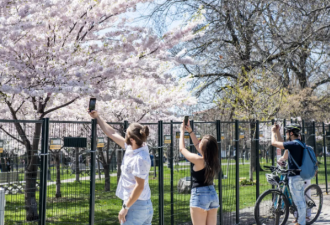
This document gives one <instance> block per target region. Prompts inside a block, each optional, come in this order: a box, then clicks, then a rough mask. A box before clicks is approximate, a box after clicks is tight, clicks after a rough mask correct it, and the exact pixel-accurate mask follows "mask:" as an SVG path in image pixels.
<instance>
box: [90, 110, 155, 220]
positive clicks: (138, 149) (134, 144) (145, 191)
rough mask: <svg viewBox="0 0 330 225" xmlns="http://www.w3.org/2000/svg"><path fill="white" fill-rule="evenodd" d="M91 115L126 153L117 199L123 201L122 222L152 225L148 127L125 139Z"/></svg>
mask: <svg viewBox="0 0 330 225" xmlns="http://www.w3.org/2000/svg"><path fill="white" fill-rule="evenodd" d="M89 115H90V116H91V117H92V118H94V119H97V123H98V124H99V126H100V127H101V129H102V130H103V132H104V133H105V134H106V135H107V136H108V137H109V138H111V139H112V140H113V141H114V142H116V143H117V144H118V145H119V146H120V147H122V148H123V149H125V150H126V152H125V156H124V158H123V161H122V165H121V167H120V168H121V176H120V180H119V183H118V186H117V190H116V195H117V197H119V198H120V199H121V200H123V206H122V209H121V210H120V212H119V214H118V220H119V223H120V224H123V225H151V221H152V216H153V207H152V203H151V200H150V197H151V191H150V187H149V171H150V165H151V161H150V156H149V149H148V146H147V145H146V143H145V142H146V141H147V137H148V136H149V128H148V126H142V125H141V124H138V123H132V124H130V125H129V127H128V128H127V131H126V136H125V138H123V137H122V136H121V135H120V134H119V133H117V132H116V131H115V129H113V128H112V127H111V126H110V125H109V124H107V123H106V122H105V121H104V120H103V119H102V118H101V117H100V116H99V114H98V113H97V111H95V110H93V111H91V112H89Z"/></svg>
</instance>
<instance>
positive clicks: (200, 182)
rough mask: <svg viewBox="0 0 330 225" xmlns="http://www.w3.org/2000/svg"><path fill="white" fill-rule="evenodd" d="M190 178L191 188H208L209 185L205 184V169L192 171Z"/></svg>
mask: <svg viewBox="0 0 330 225" xmlns="http://www.w3.org/2000/svg"><path fill="white" fill-rule="evenodd" d="M191 176H192V182H193V183H192V188H195V187H205V186H209V184H207V183H205V167H204V169H202V170H199V171H194V170H192V172H191Z"/></svg>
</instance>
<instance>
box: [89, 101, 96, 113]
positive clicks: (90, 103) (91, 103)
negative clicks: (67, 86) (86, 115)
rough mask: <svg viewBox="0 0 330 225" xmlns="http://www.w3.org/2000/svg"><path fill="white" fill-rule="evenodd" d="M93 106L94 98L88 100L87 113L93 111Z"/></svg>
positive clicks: (94, 103)
mask: <svg viewBox="0 0 330 225" xmlns="http://www.w3.org/2000/svg"><path fill="white" fill-rule="evenodd" d="M95 105H96V98H91V99H90V100H89V111H90V112H91V111H93V110H95Z"/></svg>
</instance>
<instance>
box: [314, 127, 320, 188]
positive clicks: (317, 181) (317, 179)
mask: <svg viewBox="0 0 330 225" xmlns="http://www.w3.org/2000/svg"><path fill="white" fill-rule="evenodd" d="M313 144H314V146H313V147H314V153H315V155H316V129H315V121H313ZM316 156H317V155H316ZM316 184H317V185H319V177H318V175H317V174H316Z"/></svg>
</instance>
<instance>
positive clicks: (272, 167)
mask: <svg viewBox="0 0 330 225" xmlns="http://www.w3.org/2000/svg"><path fill="white" fill-rule="evenodd" d="M264 167H265V168H268V169H270V170H271V172H279V173H281V174H287V173H289V174H290V173H293V174H295V173H296V172H300V171H301V170H300V169H287V170H285V169H280V168H279V167H278V166H264Z"/></svg>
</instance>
